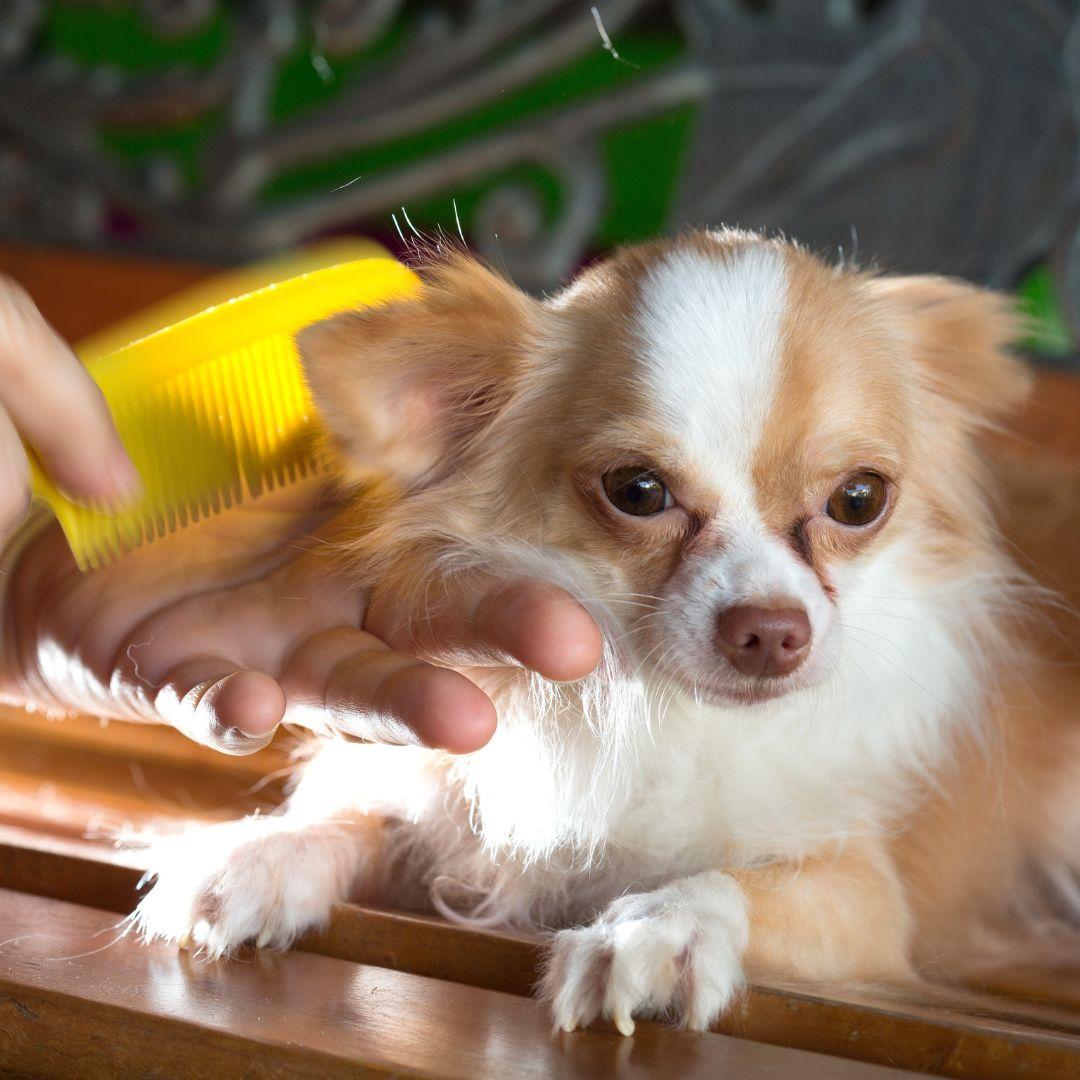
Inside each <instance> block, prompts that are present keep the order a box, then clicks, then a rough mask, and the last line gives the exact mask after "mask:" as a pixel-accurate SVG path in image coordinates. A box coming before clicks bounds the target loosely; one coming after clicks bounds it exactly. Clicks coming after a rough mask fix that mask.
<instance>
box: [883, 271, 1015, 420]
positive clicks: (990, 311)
mask: <svg viewBox="0 0 1080 1080" xmlns="http://www.w3.org/2000/svg"><path fill="white" fill-rule="evenodd" d="M870 287H871V289H872V291H873V292H874V294H875V295H876V296H877V297H878V298H879V299H880V300H881V301H882V302H883V303H884V304H886V305H887V307H888V309H889V311H890V313H891V315H892V319H891V321H892V322H893V323H894V325H896V326H897V327H898V329H899V332H900V334H901V335H902V336H903V337H904V339H905V342H906V344H907V345H908V347H909V348H910V350H911V353H912V356H913V358H914V360H915V362H916V363H917V364H918V365H919V371H920V375H921V376H922V378H923V380H924V381H925V383H926V385H927V386H928V387H929V388H930V389H931V390H932V391H934V392H935V393H936V394H939V395H940V396H941V397H942V398H944V399H946V400H948V401H951V402H953V403H954V404H955V405H958V406H959V407H960V409H961V410H962V412H963V414H964V416H965V418H966V419H967V420H968V421H969V422H970V423H971V424H973V425H975V426H981V425H982V424H985V423H987V422H993V421H994V420H997V419H999V418H1001V417H1003V416H1005V415H1007V414H1008V413H1010V412H1012V411H1013V410H1014V409H1016V408H1017V407H1018V406H1019V405H1020V404H1021V403H1022V402H1023V401H1024V400H1025V399H1026V397H1027V395H1028V392H1029V390H1030V387H1031V373H1030V371H1029V370H1028V367H1027V365H1025V364H1024V363H1023V362H1022V361H1020V360H1019V359H1017V358H1016V357H1015V356H1013V355H1012V354H1011V352H1010V351H1009V348H1010V346H1011V345H1013V344H1014V343H1015V342H1016V341H1017V340H1018V338H1019V337H1020V335H1021V332H1022V320H1021V318H1020V316H1019V314H1018V312H1017V310H1016V305H1015V302H1014V301H1013V300H1012V299H1011V298H1010V297H1007V296H1003V295H1002V294H1000V293H995V292H991V291H989V290H987V289H980V288H978V287H977V286H975V285H969V284H967V283H966V282H963V281H957V280H955V279H952V278H944V277H933V276H918V277H895V278H888V277H885V278H877V279H874V280H872V281H871V282H870Z"/></svg>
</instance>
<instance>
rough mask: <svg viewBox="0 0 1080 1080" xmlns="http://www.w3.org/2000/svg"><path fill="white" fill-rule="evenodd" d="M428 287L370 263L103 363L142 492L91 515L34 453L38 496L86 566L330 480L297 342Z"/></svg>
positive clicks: (273, 290) (210, 314)
mask: <svg viewBox="0 0 1080 1080" xmlns="http://www.w3.org/2000/svg"><path fill="white" fill-rule="evenodd" d="M419 285H420V282H419V279H418V278H417V277H416V275H415V274H413V273H412V271H410V270H408V269H407V268H406V267H404V266H402V265H401V264H400V263H398V262H395V261H394V260H393V259H389V258H370V259H360V260H356V261H353V262H347V263H342V264H339V265H337V266H329V267H325V268H323V269H318V270H314V271H312V272H310V273H306V274H301V275H299V276H298V277H293V278H290V279H289V280H287V281H282V282H278V283H276V284H271V285H267V286H266V287H264V288H260V289H256V290H255V291H254V292H249V293H247V294H246V295H244V296H239V297H236V298H235V299H232V300H228V301H226V302H225V303H221V304H218V305H217V306H215V307H211V308H208V309H207V310H206V311H202V312H200V313H199V314H197V315H192V316H191V317H189V318H186V319H182V320H181V321H180V322H177V323H174V324H173V325H172V326H168V327H166V328H165V329H163V330H159V331H157V332H156V333H152V334H149V335H148V336H146V337H144V338H141V339H140V340H138V341H135V342H132V343H131V344H129V345H125V346H124V347H123V348H120V349H117V350H115V351H113V352H110V353H108V354H107V355H104V356H95V357H92V358H90V359H89V360H88V362H87V370H88V371H89V372H90V374H91V376H92V377H93V379H94V381H95V382H96V383H97V384H98V386H99V387H101V391H102V393H103V394H104V395H105V400H106V401H108V403H109V407H110V409H111V410H112V414H113V418H114V419H115V421H116V426H117V429H118V431H119V432H120V437H121V438H122V439H123V441H124V445H125V447H126V448H127V451H128V453H129V454H130V455H131V459H132V461H133V462H134V463H135V467H136V468H137V469H138V470H139V475H140V476H141V477H142V483H143V492H142V495H141V496H140V498H139V499H138V501H137V502H136V503H135V504H134V505H132V506H131V507H129V508H126V509H124V510H122V511H119V512H116V513H112V512H108V511H101V510H95V509H92V508H90V507H87V506H82V505H78V504H76V503H73V502H71V501H70V500H69V499H68V498H67V497H66V496H64V495H63V494H62V493H61V492H60V491H59V490H57V488H56V487H55V485H54V484H53V483H52V482H51V481H50V480H49V478H48V477H47V476H46V475H45V473H44V472H43V470H42V469H41V467H40V465H39V464H38V463H37V462H36V461H35V460H34V459H33V456H32V455H31V481H32V489H33V492H34V495H35V496H37V497H38V498H40V499H42V500H43V501H44V502H46V503H47V504H48V505H49V507H50V508H51V509H52V511H53V513H54V514H55V515H56V518H57V520H58V521H59V522H60V526H61V528H63V530H64V535H65V536H66V537H67V541H68V544H69V546H70V547H71V551H72V553H73V554H74V556H75V561H76V563H77V564H78V566H79V568H80V569H82V570H87V569H90V568H92V567H95V566H98V565H100V564H101V563H103V562H106V561H108V560H109V559H112V558H115V557H117V556H119V555H122V554H123V553H125V552H127V551H130V550H132V549H133V548H136V547H138V546H139V545H141V544H144V543H147V542H149V541H151V540H154V539H156V538H158V537H161V536H166V535H168V534H169V533H171V532H174V531H175V530H177V529H180V528H183V527H184V526H185V525H188V524H191V523H192V522H195V521H199V520H201V519H203V518H205V517H208V516H209V515H211V514H213V513H216V512H217V511H219V510H221V509H223V508H224V507H227V506H231V505H233V504H234V503H236V502H238V501H240V500H242V499H245V498H249V497H254V496H256V495H258V494H260V493H262V492H264V491H269V490H272V489H273V488H275V487H278V486H280V485H282V484H285V483H289V482H291V481H294V480H298V479H300V478H302V477H304V476H307V475H310V474H311V473H312V472H313V471H315V470H317V469H318V468H319V462H318V461H317V460H316V458H315V451H314V444H315V440H314V439H312V438H311V434H312V432H313V426H314V423H315V419H314V416H315V413H314V407H313V405H312V402H311V395H310V393H309V391H308V388H307V384H306V382H305V380H304V376H303V371H302V369H301V365H300V359H299V356H298V354H297V350H296V343H295V340H294V339H295V335H296V333H297V332H298V331H299V330H302V329H303V328H304V327H305V326H309V325H311V324H312V323H314V322H318V321H319V320H320V319H325V318H328V317H329V316H331V315H335V314H337V313H339V312H342V311H348V310H353V309H356V308H362V307H368V306H371V305H375V304H381V303H387V302H389V301H393V300H398V299H403V298H406V297H409V296H412V295H414V294H415V293H416V292H417V290H418V289H419Z"/></svg>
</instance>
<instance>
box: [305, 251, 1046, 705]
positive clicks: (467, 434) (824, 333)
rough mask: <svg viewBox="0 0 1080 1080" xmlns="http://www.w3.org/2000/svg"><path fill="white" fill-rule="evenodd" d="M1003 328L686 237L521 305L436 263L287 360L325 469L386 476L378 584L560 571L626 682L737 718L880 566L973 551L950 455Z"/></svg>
mask: <svg viewBox="0 0 1080 1080" xmlns="http://www.w3.org/2000/svg"><path fill="white" fill-rule="evenodd" d="M1013 329H1014V328H1013V325H1012V322H1011V318H1010V316H1009V313H1008V309H1007V307H1006V305H1005V303H1004V301H1003V300H1002V299H1001V298H999V297H997V296H995V295H993V294H990V293H986V292H983V291H981V290H978V289H976V288H974V287H972V286H969V285H965V284H961V283H959V282H955V281H949V280H945V279H938V278H896V279H888V278H880V277H877V276H874V275H870V274H863V273H858V272H854V271H851V270H837V269H834V268H832V267H829V266H826V265H824V264H823V263H821V262H820V261H818V260H817V259H816V258H814V257H812V256H811V255H809V254H807V253H806V252H804V251H802V250H800V249H799V248H797V247H796V246H794V245H791V244H787V243H783V242H779V241H771V240H764V239H761V238H759V237H757V236H752V235H748V234H744V233H736V232H700V233H693V234H689V235H687V236H685V237H683V238H681V239H678V240H674V241H663V242H658V243H654V244H650V245H646V246H643V247H638V248H631V249H627V250H624V251H621V252H619V253H616V254H615V255H614V256H612V257H611V258H609V259H608V260H606V261H604V262H602V263H599V264H597V265H595V266H593V267H591V268H590V269H588V270H586V271H585V272H584V273H583V274H581V275H580V276H579V278H578V279H577V280H576V281H575V282H574V283H572V284H571V285H570V286H569V287H568V288H567V289H566V290H565V291H563V292H562V293H561V294H559V295H557V296H555V297H554V298H552V299H550V300H547V301H543V302H541V301H537V300H533V299H531V298H529V297H527V296H525V295H524V294H522V293H521V292H519V291H517V290H516V289H514V288H513V287H512V286H510V285H508V284H507V283H506V282H504V281H502V280H501V279H499V278H498V277H497V276H496V275H494V274H492V273H491V272H490V271H488V270H487V269H485V268H484V267H482V266H480V265H479V264H478V263H476V262H474V261H472V260H470V259H468V258H467V257H464V256H460V255H457V256H454V257H452V258H450V259H448V260H446V261H442V262H438V263H436V264H435V265H433V266H432V267H431V268H430V269H429V270H428V271H427V272H426V287H425V291H424V293H423V295H422V296H421V298H420V299H418V300H415V301H410V302H408V303H402V304H397V305H392V306H388V307H383V308H379V309H374V310H370V311H363V312H359V313H356V314H348V315H344V316H340V317H338V318H336V319H333V320H330V321H328V322H326V323H324V324H321V325H319V326H317V327H314V328H312V329H310V330H308V331H306V332H305V333H304V335H303V336H302V338H301V351H302V354H303V356H304V362H305V366H306V370H307V373H308V376H309V379H310V383H311V386H312V389H313V392H314V394H315V397H316V399H317V401H318V403H319V405H320V407H321V410H322V412H323V415H324V417H325V419H326V421H327V424H328V427H329V429H330V431H331V433H332V436H333V441H334V444H335V446H336V447H337V450H338V453H339V455H340V458H341V461H342V463H343V469H344V471H346V472H348V471H350V470H351V471H352V473H353V475H355V476H357V477H364V476H369V475H371V473H372V472H377V473H382V474H389V475H391V477H392V479H393V480H394V481H396V484H397V486H398V489H399V490H400V492H401V495H402V497H401V498H400V499H399V500H398V502H397V503H396V506H395V509H394V511H393V514H394V515H396V516H395V518H394V522H395V526H394V527H395V529H396V530H397V535H399V536H400V537H401V543H400V547H399V563H400V566H401V567H404V569H403V570H402V571H401V572H402V573H403V574H407V573H412V575H413V576H414V577H415V576H417V575H421V576H423V575H425V574H429V575H430V574H431V573H432V572H433V571H432V567H433V566H434V565H435V564H434V562H433V561H432V555H433V554H434V555H435V556H436V557H438V556H439V549H440V547H443V548H445V549H447V550H449V549H453V548H455V547H457V548H467V549H469V550H470V551H472V552H474V553H475V552H477V551H479V552H484V551H490V552H491V553H492V555H491V557H492V558H493V559H499V558H503V557H505V555H506V552H508V551H516V552H518V553H519V554H520V553H521V552H522V551H526V552H532V553H533V554H534V555H535V559H534V561H533V563H532V565H531V566H530V565H528V564H526V565H523V566H519V567H518V569H524V570H526V571H530V572H535V573H538V574H541V575H544V576H550V575H548V573H547V570H546V569H545V568H550V567H553V566H556V565H572V566H573V567H574V568H575V570H574V574H572V575H570V578H569V580H571V581H572V582H573V583H574V584H575V587H577V588H578V589H579V591H581V592H583V593H585V594H586V595H584V597H583V598H584V599H585V600H586V601H587V602H588V603H591V604H594V605H600V606H601V607H602V608H604V610H606V611H607V612H609V613H611V615H612V617H613V619H614V621H615V622H616V623H617V624H618V627H619V630H620V631H621V632H624V633H623V640H624V641H628V642H632V643H633V650H632V651H633V653H634V654H635V656H636V660H637V662H638V663H641V664H643V665H646V667H647V668H648V669H649V670H650V671H652V672H655V673H658V674H659V675H661V676H662V677H663V678H665V679H667V680H669V681H671V682H674V683H677V684H678V685H680V686H681V687H683V688H684V689H687V690H689V691H691V692H693V693H696V694H698V695H699V696H701V697H703V698H706V699H709V700H714V701H721V702H754V701H761V700H764V699H767V698H771V697H776V696H779V695H783V694H785V693H787V692H789V691H792V690H795V689H797V688H800V687H808V686H812V685H814V684H817V683H819V682H821V681H822V680H824V679H825V678H827V677H828V676H829V675H830V674H831V673H832V672H833V670H834V669H835V667H836V665H837V664H838V662H839V658H840V656H841V655H842V653H843V649H844V617H843V616H844V612H845V610H847V611H851V610H853V605H854V606H857V605H858V604H859V603H862V604H866V603H868V602H869V600H871V599H872V598H873V597H872V595H871V594H870V593H869V592H868V590H869V589H870V588H877V589H879V590H880V589H881V587H882V586H881V582H882V580H883V578H887V573H886V570H885V569H884V568H885V567H886V566H887V565H888V566H892V565H895V560H896V558H897V557H898V556H897V552H898V551H899V552H902V554H903V559H904V560H905V562H904V565H905V573H907V574H908V576H909V577H911V576H914V577H915V578H918V577H919V576H920V575H922V576H924V577H925V580H926V581H927V582H928V583H930V582H933V581H934V580H939V579H940V578H941V577H942V576H947V575H948V574H949V573H950V572H951V571H950V568H953V569H955V568H956V567H958V566H961V567H962V566H963V565H964V563H965V560H969V559H971V558H973V557H975V553H977V552H979V551H980V550H981V549H982V547H983V546H985V545H986V544H987V542H988V539H987V538H988V536H989V522H988V517H987V513H986V510H985V506H984V502H983V498H982V495H981V492H980V487H979V476H978V466H977V456H976V454H975V452H974V449H973V447H974V437H975V435H976V434H977V432H978V430H979V429H980V428H982V427H984V426H985V425H986V424H987V423H988V422H991V421H993V420H994V419H995V418H996V417H998V416H999V415H1001V414H1003V413H1004V412H1005V411H1007V410H1008V409H1009V408H1011V407H1012V406H1013V405H1015V404H1016V403H1017V402H1018V401H1019V400H1020V399H1021V397H1022V396H1023V394H1024V392H1025V388H1026V385H1027V376H1026V374H1025V372H1024V369H1023V368H1022V367H1021V366H1020V365H1019V364H1018V363H1017V362H1016V361H1015V360H1013V359H1011V358H1010V357H1009V356H1008V355H1007V354H1006V353H1005V352H1004V351H1003V349H1004V346H1005V344H1006V342H1007V341H1008V339H1009V338H1010V336H1011V335H1012V333H1013ZM387 535H388V534H387V532H386V531H385V530H384V531H383V533H382V540H381V542H382V543H386V542H387V541H386V537H387ZM421 552H423V553H424V554H423V555H421V554H419V553H421ZM421 559H423V560H425V563H424V565H420V560H421ZM890 560H892V562H890ZM444 565H445V564H444ZM875 566H876V567H877V572H876V573H875ZM555 577H556V578H557V579H558V578H559V575H558V574H555ZM562 580H568V579H566V578H563V579H562ZM868 582H871V583H874V584H873V585H868V584H867V583H868Z"/></svg>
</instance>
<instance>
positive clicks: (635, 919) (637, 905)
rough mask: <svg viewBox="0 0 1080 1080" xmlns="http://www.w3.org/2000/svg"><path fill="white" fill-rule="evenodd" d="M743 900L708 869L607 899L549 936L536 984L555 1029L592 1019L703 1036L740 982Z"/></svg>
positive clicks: (629, 1029) (745, 933)
mask: <svg viewBox="0 0 1080 1080" xmlns="http://www.w3.org/2000/svg"><path fill="white" fill-rule="evenodd" d="M748 940H749V922H748V918H747V913H746V903H745V901H744V900H743V896H742V892H741V891H740V889H739V887H738V885H737V884H736V883H735V881H734V880H733V879H732V878H731V877H729V876H728V875H727V874H723V873H721V872H719V871H717V870H713V871H710V872H708V873H704V874H699V875H697V876H695V877H689V878H682V879H681V880H678V881H673V882H671V883H670V884H668V885H665V886H664V887H663V888H660V889H656V890H655V891H653V892H648V893H632V894H629V895H626V896H620V897H619V898H618V899H616V900H613V901H612V902H611V903H610V904H608V906H607V907H606V908H605V909H604V911H603V912H602V913H601V914H600V916H599V917H598V918H597V919H596V921H595V922H593V923H591V924H590V925H589V926H584V927H581V928H579V929H574V930H563V931H562V932H560V933H559V934H557V935H556V936H555V942H554V944H553V946H552V953H551V960H550V965H549V967H548V971H547V975H546V978H545V984H546V989H547V993H548V996H549V997H550V999H551V1004H552V1009H553V1011H554V1014H555V1023H556V1024H557V1025H558V1026H559V1027H561V1028H562V1029H563V1030H564V1031H573V1030H574V1029H575V1028H577V1027H581V1026H584V1025H586V1024H589V1023H590V1022H591V1021H593V1020H595V1019H596V1017H597V1016H604V1017H605V1018H607V1019H610V1020H612V1021H613V1022H614V1024H615V1026H616V1027H617V1028H618V1029H619V1031H621V1032H622V1033H623V1034H624V1035H633V1033H634V1020H633V1018H634V1016H635V1015H638V1016H641V1015H643V1014H645V1015H652V1016H658V1015H659V1016H663V1015H668V1016H673V1017H678V1018H681V1020H682V1022H683V1023H684V1024H685V1025H686V1027H688V1028H690V1029H692V1030H703V1029H705V1028H707V1027H708V1026H709V1024H710V1023H712V1021H713V1020H715V1019H716V1017H717V1016H719V1015H720V1013H721V1012H722V1011H723V1009H724V1008H725V1006H726V1005H727V1004H728V1003H729V1002H730V1001H731V999H732V997H733V996H734V995H735V993H736V992H737V991H738V990H739V989H740V988H741V987H742V985H743V981H744V980H743V973H742V964H741V960H740V958H741V956H742V953H743V951H744V950H745V949H746V946H747V943H748Z"/></svg>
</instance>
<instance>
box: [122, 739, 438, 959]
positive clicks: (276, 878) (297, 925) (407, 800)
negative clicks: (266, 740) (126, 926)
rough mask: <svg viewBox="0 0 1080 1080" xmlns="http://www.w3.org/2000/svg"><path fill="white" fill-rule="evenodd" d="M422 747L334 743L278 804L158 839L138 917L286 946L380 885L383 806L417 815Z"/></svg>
mask: <svg viewBox="0 0 1080 1080" xmlns="http://www.w3.org/2000/svg"><path fill="white" fill-rule="evenodd" d="M419 753H420V752H418V751H415V750H411V749H410V748H407V747H369V746H355V745H345V744H340V743H331V744H328V745H327V746H326V747H325V748H324V749H323V750H322V751H321V752H320V753H319V755H318V757H316V758H315V759H314V760H313V761H311V762H310V763H309V764H308V765H307V766H305V768H304V770H303V772H302V774H301V779H300V782H299V784H298V785H297V787H296V789H295V791H294V792H293V794H292V796H291V797H290V799H289V801H288V803H287V804H286V806H285V807H284V808H283V810H282V811H280V812H278V813H274V814H264V815H254V816H251V817H248V818H244V819H243V820H241V821H232V822H226V823H225V824H221V825H212V826H210V827H208V828H200V829H197V830H194V831H193V832H190V833H187V834H185V835H183V836H180V837H174V838H170V839H167V840H165V841H164V842H159V843H157V844H155V845H154V846H153V847H152V848H151V860H150V861H151V875H152V877H153V878H154V886H153V888H152V889H151V891H150V892H149V894H148V895H147V896H146V897H145V898H144V899H143V900H142V902H141V903H140V904H139V906H138V908H137V909H136V911H135V913H134V915H133V917H132V921H133V925H134V926H135V928H136V929H137V931H138V932H139V933H141V934H142V935H143V936H144V937H145V938H147V939H154V938H158V939H163V940H166V941H175V942H177V943H179V944H181V945H184V946H186V947H189V948H192V949H195V950H198V951H200V952H203V953H205V954H206V955H208V956H210V957H220V956H223V955H226V954H228V953H230V952H233V951H234V950H235V949H236V948H237V947H238V946H240V945H242V944H244V943H245V942H249V941H250V942H254V943H255V944H257V945H259V946H269V947H273V948H285V947H287V946H288V945H289V944H290V943H291V942H292V941H293V940H294V939H295V938H296V937H297V936H298V935H300V934H301V933H303V932H304V931H305V930H308V929H311V928H312V927H315V926H318V925H320V924H322V923H324V922H325V921H326V920H327V918H328V917H329V915H330V910H331V908H332V907H333V905H334V904H336V903H339V902H341V901H343V900H346V899H350V898H362V897H365V896H371V895H373V894H374V893H376V892H377V891H378V888H379V885H380V882H381V877H382V875H383V871H384V861H385V860H384V854H385V853H384V847H385V830H384V827H383V822H384V816H383V815H384V814H394V815H398V814H400V815H401V816H406V815H408V814H413V815H415V813H416V810H417V806H418V805H419V804H421V803H423V802H424V801H425V800H426V799H428V798H430V793H431V792H432V791H434V790H435V787H434V785H433V784H432V783H431V779H432V778H431V777H430V776H428V775H427V774H426V768H425V763H424V761H423V759H422V758H421V757H419V756H418V755H419ZM391 755H393V756H391ZM414 819H415V818H414Z"/></svg>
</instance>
